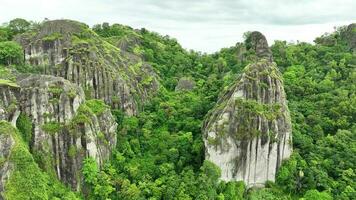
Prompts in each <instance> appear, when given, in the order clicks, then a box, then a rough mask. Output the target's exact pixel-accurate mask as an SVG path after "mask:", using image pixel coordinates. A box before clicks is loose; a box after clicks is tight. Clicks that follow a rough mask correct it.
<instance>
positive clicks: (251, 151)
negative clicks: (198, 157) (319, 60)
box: [203, 32, 292, 187]
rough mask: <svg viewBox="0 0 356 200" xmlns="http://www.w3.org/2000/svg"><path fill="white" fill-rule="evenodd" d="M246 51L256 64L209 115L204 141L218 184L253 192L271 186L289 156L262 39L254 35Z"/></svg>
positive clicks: (276, 80)
mask: <svg viewBox="0 0 356 200" xmlns="http://www.w3.org/2000/svg"><path fill="white" fill-rule="evenodd" d="M246 48H247V49H248V50H249V49H251V48H252V49H253V50H254V51H255V52H256V56H257V60H256V61H255V62H254V63H251V64H249V65H248V66H246V67H245V69H244V72H243V73H242V75H241V76H240V78H239V79H238V80H237V81H236V83H235V84H234V85H233V86H232V87H231V88H229V90H228V91H227V92H226V93H225V94H224V95H222V96H221V98H220V99H219V101H218V103H217V106H216V107H215V108H214V109H213V110H212V111H211V112H210V114H209V115H208V117H207V119H206V121H205V123H204V127H203V137H204V138H203V139H204V143H205V147H206V151H205V152H206V159H207V160H210V161H211V162H213V163H215V164H216V165H217V166H219V167H220V168H221V171H222V176H221V179H222V180H226V181H230V180H236V181H239V180H242V181H244V182H245V183H246V184H247V186H248V187H253V186H263V185H264V183H265V182H266V181H267V180H270V181H274V180H275V175H276V172H277V170H278V168H279V167H280V165H281V163H282V160H283V159H286V158H289V156H290V154H291V152H292V143H291V131H292V130H291V120H290V115H289V110H288V107H287V100H286V94H285V92H284V88H283V80H282V77H281V74H280V72H279V71H278V68H277V66H276V64H275V63H273V62H272V54H271V50H270V49H269V48H268V44H267V41H266V38H265V37H264V36H263V35H262V34H261V33H259V32H252V33H251V34H250V35H249V37H248V38H247V41H246Z"/></svg>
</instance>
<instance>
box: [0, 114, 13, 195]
mask: <svg viewBox="0 0 356 200" xmlns="http://www.w3.org/2000/svg"><path fill="white" fill-rule="evenodd" d="M3 123H6V122H4V121H1V120H0V125H1V126H0V159H1V160H0V200H2V199H3V195H2V194H3V193H4V192H5V184H6V182H7V180H8V179H9V177H10V175H11V172H12V171H13V168H14V166H13V164H12V163H11V162H10V161H9V160H10V154H11V150H12V148H13V147H14V145H15V140H14V138H13V137H12V134H11V133H9V130H7V129H5V128H6V127H5V126H4V125H3Z"/></svg>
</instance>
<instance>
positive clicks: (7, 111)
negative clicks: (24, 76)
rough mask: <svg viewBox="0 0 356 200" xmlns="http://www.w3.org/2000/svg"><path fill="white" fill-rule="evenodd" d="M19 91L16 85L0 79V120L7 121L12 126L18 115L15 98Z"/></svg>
mask: <svg viewBox="0 0 356 200" xmlns="http://www.w3.org/2000/svg"><path fill="white" fill-rule="evenodd" d="M19 90H20V88H19V86H18V85H17V84H16V83H14V82H12V81H10V80H4V79H0V120H5V121H9V122H11V124H12V125H13V126H15V125H16V120H17V117H18V116H19V114H20V111H19V109H18V106H17V98H16V94H17V93H18V92H19Z"/></svg>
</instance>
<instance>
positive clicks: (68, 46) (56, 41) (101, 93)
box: [16, 20, 158, 115]
mask: <svg viewBox="0 0 356 200" xmlns="http://www.w3.org/2000/svg"><path fill="white" fill-rule="evenodd" d="M16 40H17V41H18V42H19V43H20V44H22V46H23V48H24V50H25V60H26V62H28V63H29V64H31V65H34V66H37V68H39V69H41V70H42V71H43V73H45V74H50V75H54V76H60V77H63V78H65V79H67V80H70V81H71V82H73V83H76V84H77V85H79V86H81V87H82V88H83V89H84V91H85V94H86V96H87V97H89V98H97V99H103V100H104V101H105V102H106V103H107V104H108V105H111V106H112V107H114V108H121V109H122V110H123V111H124V112H126V113H127V114H129V115H134V114H136V113H137V112H138V111H139V108H140V105H141V104H142V103H143V102H145V101H146V100H147V99H148V97H149V96H151V95H152V94H154V93H155V91H156V90H157V89H158V81H157V80H156V76H155V74H154V72H153V69H152V68H151V66H149V65H148V64H147V63H145V62H143V61H142V59H140V58H138V57H137V56H135V55H133V54H130V53H129V52H126V51H125V49H123V50H121V49H119V48H117V47H115V46H113V45H111V44H110V43H108V42H106V41H104V40H103V39H101V38H100V37H99V36H98V35H97V34H96V33H94V32H93V31H91V30H90V29H88V27H87V26H86V25H85V24H82V23H79V22H75V21H70V20H54V21H47V22H45V23H44V24H43V25H42V26H41V28H40V30H39V31H38V32H36V33H35V34H33V33H25V34H23V35H21V36H19V37H17V38H16Z"/></svg>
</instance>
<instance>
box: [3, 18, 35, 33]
mask: <svg viewBox="0 0 356 200" xmlns="http://www.w3.org/2000/svg"><path fill="white" fill-rule="evenodd" d="M30 26H31V23H30V22H28V21H26V20H25V19H21V18H16V19H13V20H11V21H10V22H9V25H8V27H9V29H10V30H11V31H12V33H13V34H15V35H16V34H19V33H24V32H25V31H27V30H29V29H30Z"/></svg>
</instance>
